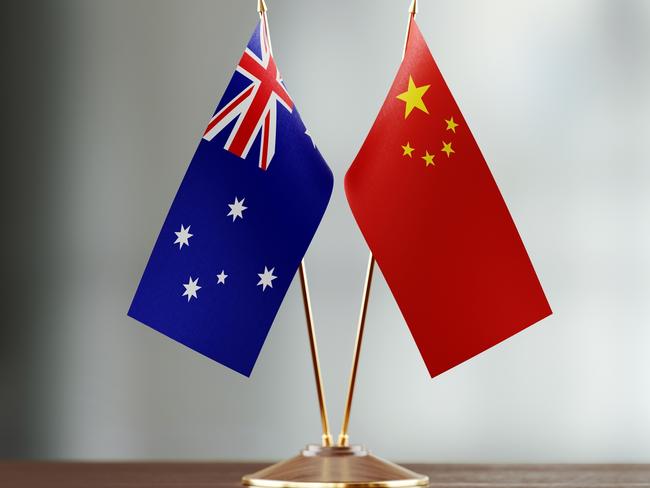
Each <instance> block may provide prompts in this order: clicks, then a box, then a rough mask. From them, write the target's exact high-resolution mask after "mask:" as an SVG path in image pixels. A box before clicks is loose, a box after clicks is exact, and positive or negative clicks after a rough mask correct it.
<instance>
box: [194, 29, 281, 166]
mask: <svg viewBox="0 0 650 488" xmlns="http://www.w3.org/2000/svg"><path fill="white" fill-rule="evenodd" d="M251 44H254V45H257V47H259V51H258V52H259V53H260V56H258V54H257V53H256V52H255V51H254V50H253V49H254V47H253V46H251ZM236 71H237V72H238V73H241V74H242V75H244V76H245V77H246V78H247V79H248V80H250V83H249V84H248V85H247V86H245V87H244V88H243V89H242V90H241V91H240V92H239V93H237V94H236V95H235V96H234V97H232V99H230V101H228V102H227V103H226V105H224V106H223V107H222V108H221V109H219V110H218V111H217V113H215V114H214V116H213V117H212V119H211V120H210V123H209V124H208V127H207V128H206V129H205V133H204V134H203V138H204V139H205V140H207V141H211V140H212V138H213V137H214V136H215V135H216V134H218V133H219V132H221V131H222V130H223V129H224V128H225V127H227V126H228V124H229V123H230V122H232V121H233V120H234V119H237V122H236V123H235V126H234V127H233V128H232V130H231V132H230V137H228V139H227V140H226V144H225V146H224V148H225V149H227V150H228V151H230V152H231V153H233V154H235V155H236V156H239V157H240V158H246V156H248V152H249V151H250V149H251V146H252V145H253V141H255V138H256V137H257V135H258V134H259V132H260V130H261V131H262V138H261V148H260V151H259V166H260V168H262V169H266V168H268V166H269V164H270V162H271V159H273V155H274V154H275V132H276V126H277V105H278V103H279V104H281V105H282V106H283V107H284V108H285V109H286V110H288V111H289V112H291V111H292V110H293V101H292V100H291V97H290V96H289V94H288V93H287V90H286V88H285V87H284V85H283V84H282V78H281V77H280V72H279V71H278V68H277V66H276V64H275V60H274V59H273V55H272V53H271V42H270V40H269V35H268V26H267V23H266V21H265V20H261V21H260V27H259V36H255V35H254V36H253V39H251V43H249V45H248V47H247V48H246V50H245V51H244V54H243V55H242V57H241V59H240V60H239V64H238V65H237V69H236ZM224 98H225V97H224Z"/></svg>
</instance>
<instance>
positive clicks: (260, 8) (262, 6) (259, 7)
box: [257, 0, 267, 14]
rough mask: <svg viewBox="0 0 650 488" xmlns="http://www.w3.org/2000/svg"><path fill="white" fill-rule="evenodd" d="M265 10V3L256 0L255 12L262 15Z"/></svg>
mask: <svg viewBox="0 0 650 488" xmlns="http://www.w3.org/2000/svg"><path fill="white" fill-rule="evenodd" d="M266 10H267V9H266V3H265V2H264V0H257V11H258V12H259V13H261V14H263V13H264V12H266Z"/></svg>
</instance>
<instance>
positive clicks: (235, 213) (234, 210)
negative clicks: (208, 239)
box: [226, 197, 248, 222]
mask: <svg viewBox="0 0 650 488" xmlns="http://www.w3.org/2000/svg"><path fill="white" fill-rule="evenodd" d="M244 200H246V198H242V199H241V201H240V200H239V199H238V198H237V197H235V201H234V202H233V203H229V204H228V206H229V207H230V212H228V215H226V217H230V216H232V221H233V222H234V221H235V220H236V219H237V217H239V218H240V219H243V218H244V210H246V209H247V208H248V207H244Z"/></svg>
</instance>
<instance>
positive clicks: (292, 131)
mask: <svg viewBox="0 0 650 488" xmlns="http://www.w3.org/2000/svg"><path fill="white" fill-rule="evenodd" d="M332 185H333V177H332V173H331V171H330V169H329V167H328V166H327V164H326V163H325V161H324V160H323V158H322V156H321V155H320V153H319V151H318V149H317V148H316V146H315V144H314V142H313V141H312V139H311V136H310V135H309V132H308V131H307V129H306V127H305V125H304V124H303V122H302V120H301V118H300V116H299V114H298V111H297V109H296V107H295V104H294V102H293V100H292V99H291V97H290V96H289V94H288V92H287V90H286V88H285V86H284V83H283V81H282V78H281V77H280V74H279V71H278V69H277V66H276V64H275V61H274V59H273V55H272V52H271V45H270V39H269V36H268V30H267V26H266V19H265V18H264V17H263V18H262V20H261V21H260V22H259V24H258V25H257V27H256V28H255V30H254V32H253V35H252V36H251V39H250V41H249V43H248V45H247V47H246V50H245V51H244V54H243V56H242V58H241V60H240V61H239V63H238V65H237V68H236V70H235V73H234V74H233V76H232V79H231V80H230V83H229V84H228V87H227V88H226V91H225V93H224V95H223V97H222V99H221V101H220V102H219V104H218V106H217V109H216V111H215V113H214V116H213V117H212V118H211V120H210V121H209V123H208V125H207V127H206V130H205V133H204V135H203V137H202V139H201V141H200V143H199V146H198V148H197V150H196V153H195V154H194V157H193V158H192V161H191V162H190V165H189V168H188V170H187V173H186V174H185V177H184V178H183V181H182V183H181V185H180V188H179V189H178V192H177V194H176V197H175V198H174V201H173V203H172V206H171V209H170V210H169V213H168V215H167V218H166V219H165V222H164V224H163V227H162V230H161V232H160V235H159V236H158V239H157V241H156V243H155V246H154V248H153V251H152V254H151V257H150V258H149V262H148V264H147V266H146V268H145V271H144V274H143V276H142V279H141V281H140V284H139V286H138V289H137V291H136V294H135V297H134V298H133V302H132V304H131V307H130V309H129V312H128V314H129V315H130V316H131V317H133V318H135V319H137V320H139V321H140V322H142V323H144V324H146V325H148V326H150V327H152V328H153V329H156V330H158V331H159V332H161V333H163V334H165V335H167V336H168V337H170V338H172V339H174V340H176V341H178V342H180V343H182V344H185V345H186V346H188V347H190V348H192V349H194V350H196V351H198V352H199V353H201V354H203V355H205V356H207V357H209V358H211V359H213V360H215V361H218V362H219V363H221V364H223V365H225V366H227V367H229V368H231V369H233V370H235V371H238V372H239V373H241V374H243V375H246V376H249V375H250V374H251V371H252V369H253V366H254V364H255V362H256V360H257V358H258V356H259V353H260V350H261V347H262V345H263V343H264V341H265V339H266V336H267V334H268V332H269V329H270V327H271V325H272V323H273V320H274V318H275V316H276V313H277V311H278V309H279V307H280V304H281V303H282V300H283V298H284V296H285V294H286V292H287V290H288V288H289V285H290V284H291V281H292V279H293V276H294V274H295V272H296V270H297V269H298V266H299V264H300V261H301V259H302V258H303V256H304V255H305V253H306V251H307V248H308V246H309V243H310V242H311V240H312V238H313V236H314V233H315V232H316V229H317V227H318V225H319V223H320V221H321V218H322V216H323V214H324V212H325V209H326V207H327V204H328V202H329V198H330V195H331V192H332Z"/></svg>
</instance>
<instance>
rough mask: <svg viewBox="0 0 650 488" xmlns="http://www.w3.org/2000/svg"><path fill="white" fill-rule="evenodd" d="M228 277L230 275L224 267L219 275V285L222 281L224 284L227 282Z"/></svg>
mask: <svg viewBox="0 0 650 488" xmlns="http://www.w3.org/2000/svg"><path fill="white" fill-rule="evenodd" d="M226 278H228V275H227V274H226V273H225V271H224V270H223V269H222V270H221V273H219V274H218V275H217V285H218V284H219V283H221V284H222V285H225V284H226Z"/></svg>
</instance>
